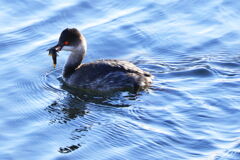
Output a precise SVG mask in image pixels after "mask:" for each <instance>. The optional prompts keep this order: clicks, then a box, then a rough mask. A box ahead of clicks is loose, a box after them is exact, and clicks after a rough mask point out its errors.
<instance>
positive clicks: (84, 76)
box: [51, 29, 152, 92]
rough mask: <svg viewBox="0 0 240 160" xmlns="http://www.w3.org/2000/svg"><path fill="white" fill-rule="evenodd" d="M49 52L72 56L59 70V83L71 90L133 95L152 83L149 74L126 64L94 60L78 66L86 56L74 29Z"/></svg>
mask: <svg viewBox="0 0 240 160" xmlns="http://www.w3.org/2000/svg"><path fill="white" fill-rule="evenodd" d="M53 48H54V49H56V50H57V51H60V50H61V49H63V50H67V51H71V52H72V53H71V55H70V56H69V58H68V61H67V63H66V65H65V67H64V70H63V80H64V82H65V83H66V84H67V85H69V86H72V87H74V88H82V89H90V90H95V91H100V92H108V91H118V90H121V91H124V90H126V91H132V92H137V91H139V90H143V89H145V88H146V87H148V86H149V85H150V84H151V82H152V75H151V74H150V73H148V72H145V71H143V70H141V69H140V68H138V67H137V66H135V65H134V64H132V63H130V62H127V61H122V60H98V61H95V62H91V63H85V64H81V62H82V59H83V57H84V55H85V53H86V41H85V38H84V37H83V35H82V34H81V33H80V32H79V31H78V30H77V29H65V30H64V31H63V32H62V34H61V36H60V38H59V42H58V45H56V46H54V47H53ZM51 49H52V48H51Z"/></svg>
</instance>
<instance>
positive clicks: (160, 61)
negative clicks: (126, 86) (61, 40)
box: [0, 0, 240, 160]
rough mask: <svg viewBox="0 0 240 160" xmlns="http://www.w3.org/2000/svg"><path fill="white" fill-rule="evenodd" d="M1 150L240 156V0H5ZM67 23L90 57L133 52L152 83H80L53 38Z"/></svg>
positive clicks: (206, 159) (20, 158)
mask: <svg viewBox="0 0 240 160" xmlns="http://www.w3.org/2000/svg"><path fill="white" fill-rule="evenodd" d="M0 10H1V12H0V24H1V29H0V66H1V67H0V84H1V85H0V117H1V120H0V130H1V132H0V142H1V145H0V159H1V160H26V159H29V160H79V159H89V160H95V159H96V160H135V159H139V160H149V159H151V160H155V159H156V160H185V159H186V160H195V159H197V160H199V159H203V160H239V159H240V137H239V135H240V127H239V124H240V119H239V117H240V92H239V88H240V1H238V0H214V1H210V0H161V1H160V0H159V1H154V0H142V1H136V0H131V1H123V0H115V1H113V0H104V1H99V0H91V1H84V0H67V1H60V0H52V1H40V0H35V1H30V0H21V1H9V0H8V1H7V0H0ZM67 27H76V28H78V29H79V30H81V32H82V33H83V34H84V35H85V37H86V39H87V41H88V53H87V56H86V58H85V59H84V62H90V61H94V60H97V59H104V58H106V59H109V58H111V59H124V60H128V61H131V62H133V63H134V64H136V65H137V66H139V67H140V68H142V69H144V70H146V71H149V72H150V73H152V74H153V75H154V76H155V78H154V82H153V84H152V86H151V87H150V88H149V90H147V91H144V92H140V93H139V94H138V95H131V94H129V93H126V92H123V93H116V94H114V95H112V96H110V97H92V96H89V95H87V94H82V95H74V94H72V93H70V92H68V91H67V90H66V89H65V88H64V87H63V86H62V83H61V81H60V80H59V77H60V76H61V71H62V67H63V65H64V62H65V60H66V58H67V56H68V54H67V52H61V53H60V56H59V57H58V65H57V68H56V69H54V68H53V67H52V60H51V58H50V57H49V56H47V54H48V53H47V51H46V50H47V49H48V48H49V47H51V46H53V45H54V44H56V43H57V40H58V37H59V34H60V33H61V31H62V30H63V29H65V28H67Z"/></svg>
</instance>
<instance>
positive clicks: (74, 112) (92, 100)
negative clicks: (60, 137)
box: [45, 85, 141, 153]
mask: <svg viewBox="0 0 240 160" xmlns="http://www.w3.org/2000/svg"><path fill="white" fill-rule="evenodd" d="M62 88H63V89H64V90H67V91H68V93H67V95H66V96H65V97H64V98H63V99H60V100H57V101H54V102H53V103H52V104H51V105H49V106H48V107H47V108H46V109H45V110H46V111H47V112H48V113H49V114H50V122H49V123H50V124H61V125H65V124H74V128H72V130H73V131H72V132H71V134H70V138H69V139H70V140H71V141H73V142H74V144H72V145H68V146H64V147H59V150H58V151H59V152H60V153H69V152H72V151H74V150H76V149H79V148H80V147H81V146H82V142H81V138H82V137H83V136H85V135H86V133H87V132H88V131H89V130H90V129H91V127H92V126H94V125H99V122H98V119H99V118H98V117H91V116H94V115H91V112H90V110H89V109H88V106H89V105H94V106H96V107H101V106H109V107H118V108H119V107H129V106H131V102H135V101H136V99H137V98H138V96H139V95H140V94H141V92H140V93H138V95H136V94H131V93H119V94H120V95H119V94H116V95H115V96H96V95H89V94H83V93H79V91H78V94H77V93H76V92H74V90H72V89H71V90H70V89H69V88H67V86H64V85H63V86H62ZM71 93H74V94H71ZM76 95H77V96H76ZM86 116H87V117H86ZM89 117H91V120H90V119H89ZM63 127H65V126H63Z"/></svg>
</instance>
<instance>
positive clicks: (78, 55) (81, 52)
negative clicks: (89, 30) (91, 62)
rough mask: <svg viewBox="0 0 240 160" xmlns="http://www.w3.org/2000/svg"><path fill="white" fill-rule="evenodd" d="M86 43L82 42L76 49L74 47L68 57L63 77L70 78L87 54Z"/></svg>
mask: <svg viewBox="0 0 240 160" xmlns="http://www.w3.org/2000/svg"><path fill="white" fill-rule="evenodd" d="M86 49H87V48H86V43H85V42H83V43H80V45H79V46H78V47H76V49H74V50H73V51H72V52H71V54H70V55H69V57H68V60H67V62H66V64H65V66H64V70H63V77H64V78H69V77H70V76H71V75H72V74H73V73H74V72H75V70H76V69H77V68H78V67H79V65H80V64H81V63H82V60H83V58H84V56H85V54H86Z"/></svg>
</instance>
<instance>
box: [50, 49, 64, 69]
mask: <svg viewBox="0 0 240 160" xmlns="http://www.w3.org/2000/svg"><path fill="white" fill-rule="evenodd" d="M61 49H62V46H61V45H56V46H54V47H52V48H50V49H48V51H49V53H48V55H49V56H52V60H53V67H54V68H56V65H57V56H58V54H57V52H59V51H61Z"/></svg>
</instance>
